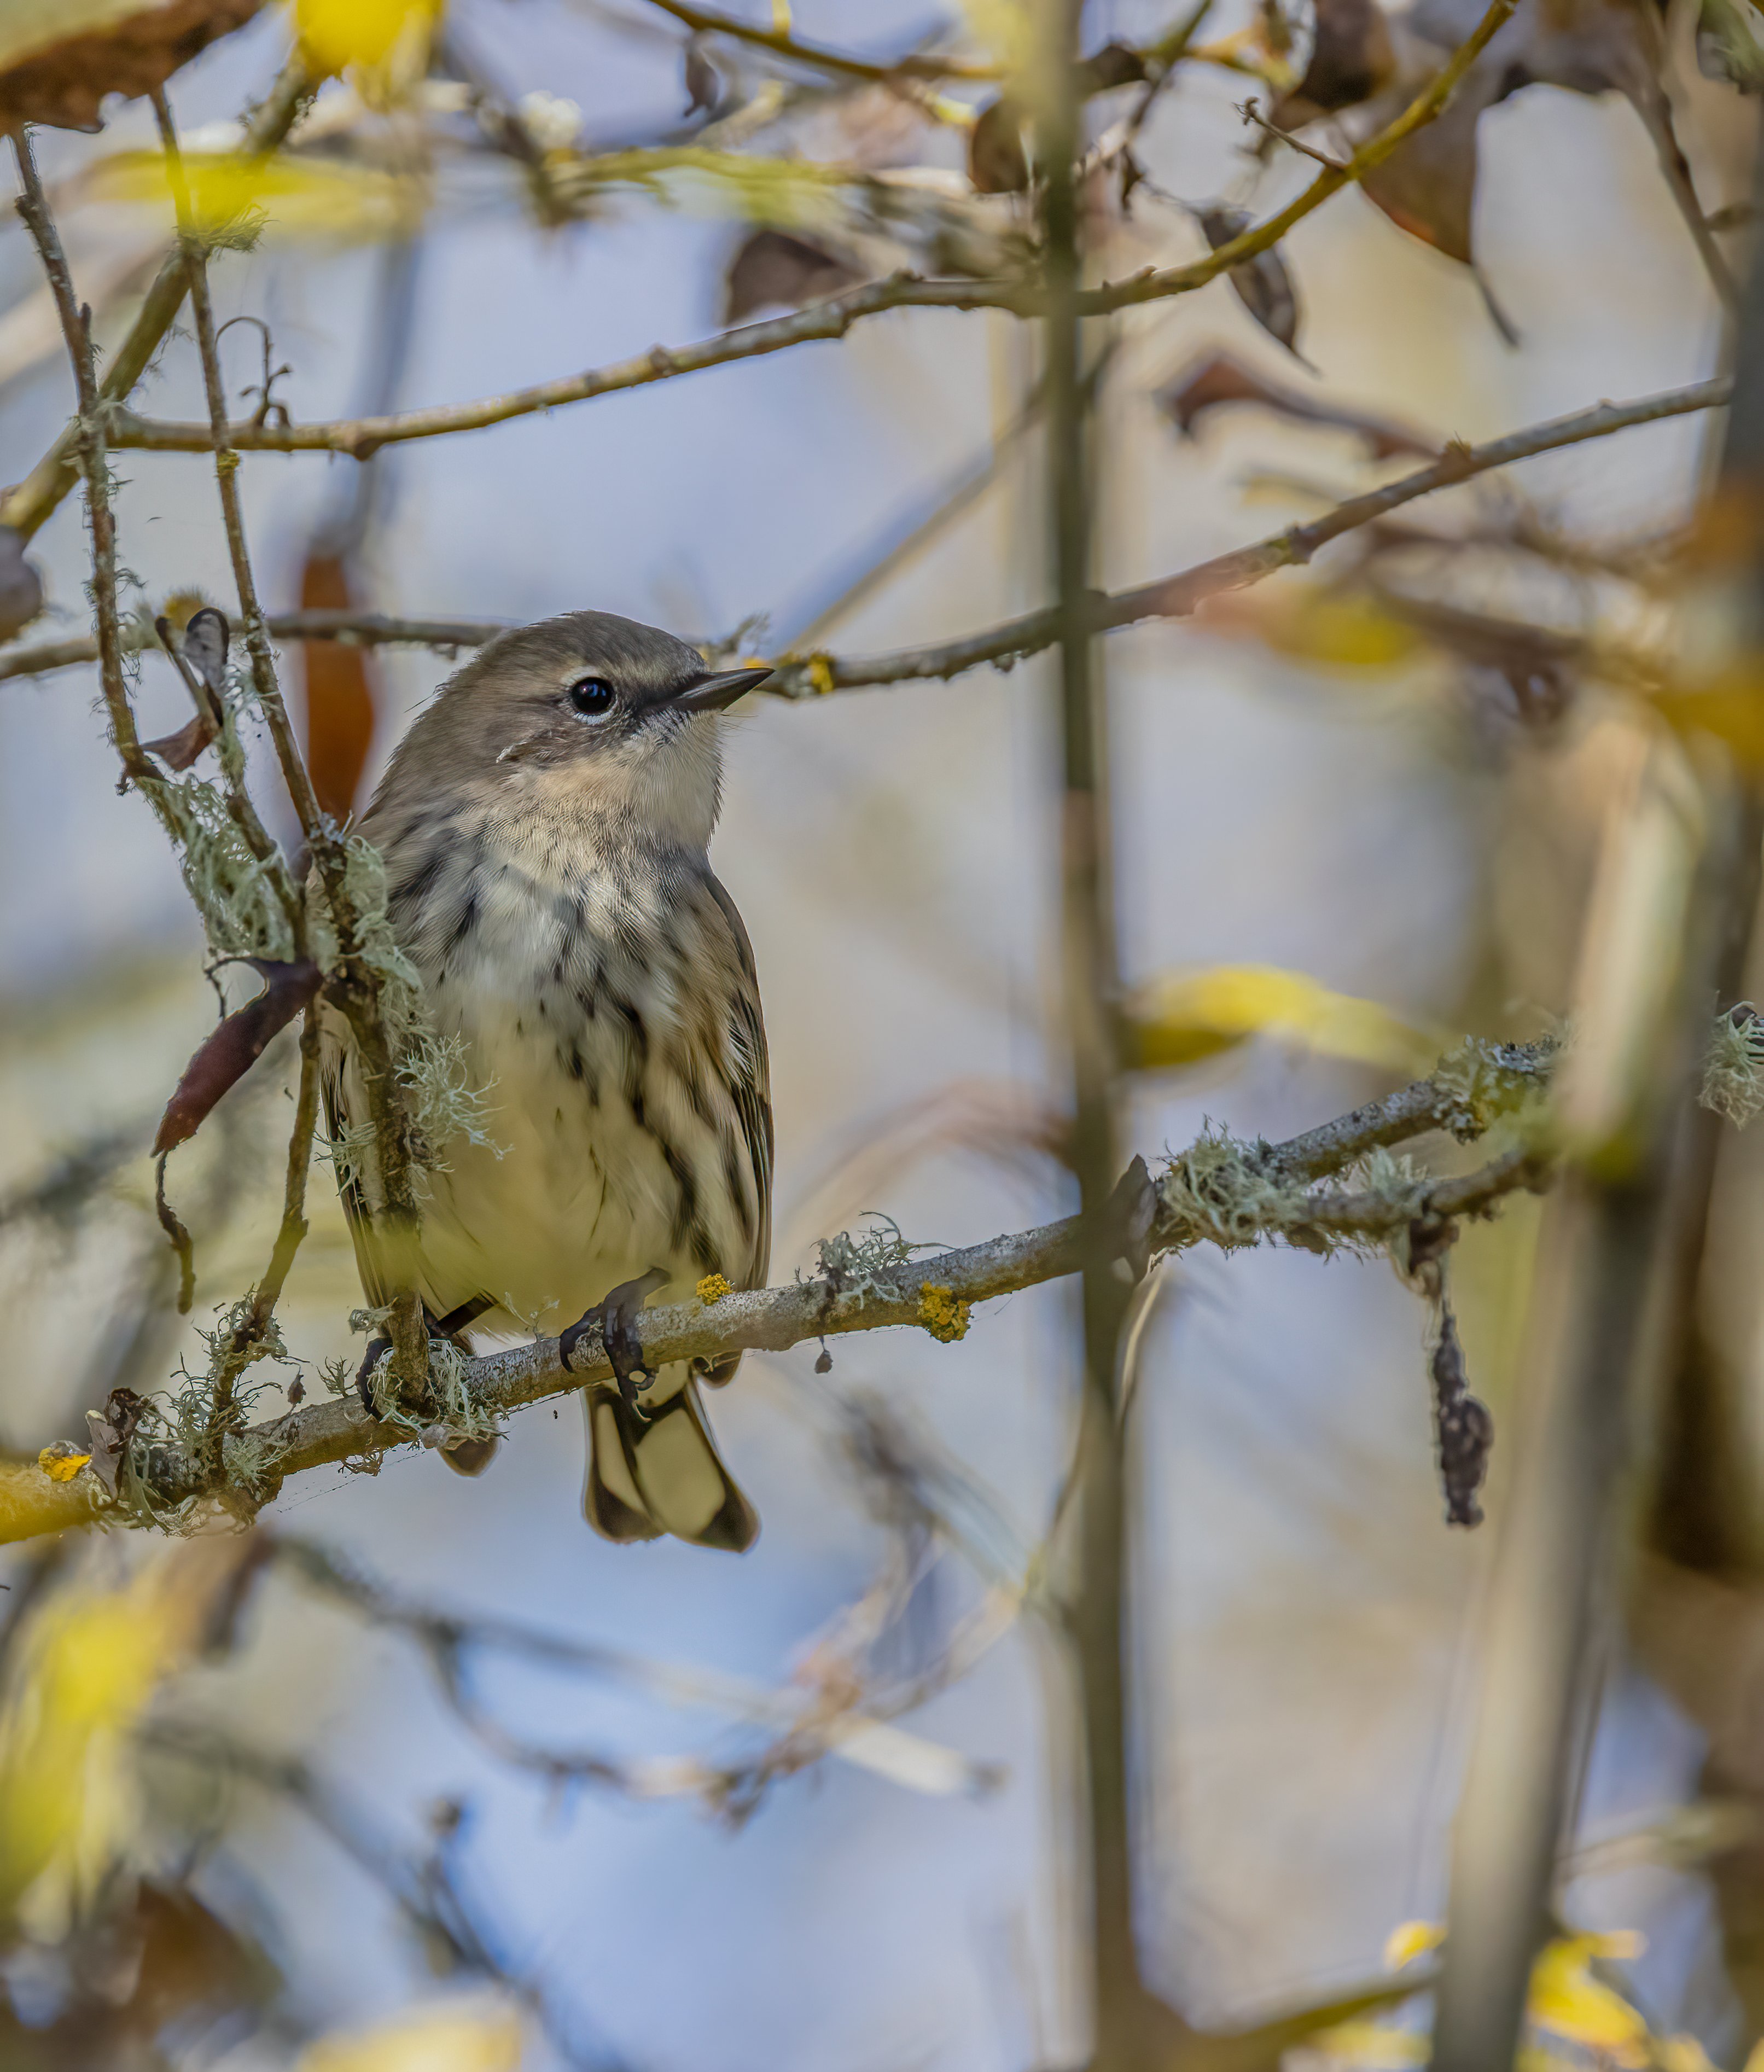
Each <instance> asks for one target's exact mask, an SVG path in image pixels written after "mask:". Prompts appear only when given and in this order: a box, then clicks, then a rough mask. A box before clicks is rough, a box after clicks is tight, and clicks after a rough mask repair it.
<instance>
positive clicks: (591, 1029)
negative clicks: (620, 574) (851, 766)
mask: <svg viewBox="0 0 1764 2072" xmlns="http://www.w3.org/2000/svg"><path fill="white" fill-rule="evenodd" d="M770 674H771V672H770V671H769V670H767V669H763V668H744V669H733V670H722V671H713V670H711V669H709V668H707V667H706V665H705V662H704V660H703V658H702V657H701V656H700V655H699V653H698V652H697V650H696V649H695V648H690V647H689V646H688V645H687V644H686V643H685V641H683V640H677V639H675V638H674V637H673V636H672V635H671V634H668V633H664V632H660V631H658V630H657V629H656V628H655V627H650V626H641V625H639V624H637V623H635V622H634V621H633V620H631V619H619V618H615V617H614V616H613V615H611V613H608V612H601V611H577V612H569V613H566V614H565V615H563V616H561V617H560V618H557V619H545V620H542V621H541V622H540V623H538V624H537V625H534V626H526V627H519V628H517V629H516V630H515V631H511V632H508V633H504V634H500V635H498V636H497V637H496V638H495V639H494V640H492V641H491V642H490V643H488V644H487V646H485V647H484V648H482V649H480V650H479V653H478V654H477V655H476V656H475V657H474V658H473V660H471V662H469V663H468V664H467V665H466V667H465V668H463V669H461V670H460V671H459V672H458V674H457V675H455V676H453V677H451V678H450V679H449V680H448V681H447V682H446V684H444V685H442V688H441V689H440V691H439V693H438V694H437V696H436V697H435V698H434V701H433V702H432V703H431V704H430V705H429V706H428V708H427V709H426V710H425V711H424V712H423V713H422V714H421V716H420V717H418V719H417V721H416V722H415V724H414V725H413V726H412V727H411V729H410V730H409V733H408V734H406V735H405V738H404V740H403V741H402V742H401V743H400V744H399V746H398V748H397V751H396V752H395V753H394V754H393V758H392V761H391V763H390V765H389V767H388V769H387V771H386V774H385V776H384V779H383V780H382V782H381V783H380V788H379V790H378V791H377V792H376V794H375V796H374V800H373V803H372V805H371V806H370V807H369V808H368V811H367V812H366V814H365V815H364V817H363V820H362V822H361V831H362V833H364V835H366V836H367V837H368V840H369V841H372V843H373V844H374V845H375V846H376V848H377V849H379V851H380V853H381V855H382V856H383V857H384V859H385V865H386V875H387V886H388V894H389V915H390V918H391V921H392V924H393V931H394V933H395V935H396V936H397V941H398V943H399V946H400V948H401V949H402V950H403V952H405V956H407V957H408V958H409V960H410V961H411V963H412V964H413V965H414V967H415V968H416V969H417V972H418V974H419V975H420V976H421V981H422V989H423V994H424V998H425V1002H426V1009H427V1015H428V1020H429V1022H430V1026H431V1027H432V1029H433V1030H434V1033H435V1034H436V1035H437V1036H438V1037H439V1038H442V1039H452V1038H457V1039H458V1041H459V1042H460V1043H461V1044H462V1045H463V1059H464V1062H465V1063H466V1065H467V1068H468V1071H469V1072H470V1074H471V1082H472V1083H473V1084H474V1085H475V1086H477V1087H483V1088H485V1089H487V1096H486V1102H487V1108H488V1109H489V1115H488V1120H487V1128H486V1130H485V1131H484V1132H481V1133H479V1134H487V1137H489V1138H490V1139H491V1140H492V1141H489V1142H475V1141H472V1138H471V1133H462V1134H459V1135H458V1136H455V1137H453V1138H451V1139H450V1141H447V1142H446V1143H444V1144H442V1145H434V1146H430V1147H428V1149H429V1153H430V1156H429V1157H428V1159H427V1161H426V1165H425V1167H424V1170H423V1171H422V1174H421V1179H420V1184H419V1195H420V1201H419V1207H420V1211H421V1231H420V1236H419V1239H418V1245H417V1285H418V1290H419V1293H421V1298H422V1302H423V1306H424V1309H425V1311H426V1314H427V1317H428V1318H429V1326H430V1332H431V1334H434V1335H436V1336H438V1337H442V1338H451V1339H453V1340H454V1342H456V1343H461V1344H463V1343H465V1342H466V1341H465V1339H464V1338H463V1334H464V1333H465V1332H467V1330H473V1329H476V1330H480V1331H484V1332H487V1333H491V1334H495V1335H498V1336H502V1337H507V1336H510V1335H524V1334H528V1333H530V1332H532V1331H533V1330H536V1329H537V1320H539V1319H541V1318H545V1317H547V1316H548V1315H555V1316H557V1317H559V1318H575V1319H578V1320H579V1321H577V1322H573V1323H570V1324H569V1326H568V1327H567V1328H566V1329H565V1330H564V1331H563V1333H562V1334H561V1337H562V1344H563V1354H564V1359H565V1364H566V1365H567V1364H568V1363H569V1360H570V1358H571V1356H572V1355H573V1354H574V1350H575V1347H576V1346H577V1344H578V1342H579V1341H580V1339H581V1338H582V1335H583V1334H584V1333H585V1332H586V1331H588V1330H591V1329H593V1328H594V1327H595V1326H598V1327H599V1328H600V1329H601V1330H602V1333H603V1334H604V1338H605V1343H606V1346H607V1353H608V1355H609V1357H610V1358H611V1362H612V1364H613V1367H614V1369H615V1375H616V1376H617V1381H616V1385H615V1383H607V1382H591V1383H589V1385H588V1387H587V1389H586V1392H585V1396H584V1408H585V1409H586V1415H587V1419H588V1437H589V1466H588V1479H587V1485H586V1492H585V1495H584V1499H583V1503H584V1509H585V1510H586V1514H587V1517H588V1519H589V1522H590V1524H592V1525H593V1526H594V1527H595V1529H596V1530H597V1531H599V1532H601V1533H602V1534H603V1535H605V1536H606V1537H607V1539H609V1540H652V1539H655V1538H656V1537H658V1536H659V1535H660V1534H662V1533H667V1532H671V1533H673V1534H675V1535H677V1536H678V1537H679V1538H681V1539H682V1540H692V1541H694V1542H696V1543H697V1544H698V1545H700V1546H704V1547H722V1548H732V1549H735V1550H741V1549H743V1548H747V1547H749V1546H750V1545H751V1544H752V1543H753V1540H754V1539H755V1535H757V1533H758V1531H759V1519H758V1517H757V1516H756V1515H755V1511H754V1509H753V1507H752V1505H751V1504H750V1503H749V1502H748V1501H747V1498H746V1497H745V1496H744V1495H743V1494H742V1491H741V1490H740V1489H739V1488H738V1486H737V1485H736V1484H735V1482H734V1479H733V1478H731V1476H730V1474H729V1471H728V1470H727V1469H726V1467H725V1466H723V1463H722V1460H721V1459H720V1458H719V1457H718V1453H717V1449H716V1447H715V1445H714V1444H713V1441H712V1439H711V1437H710V1433H709V1429H707V1427H706V1425H705V1418H704V1413H703V1411H702V1409H701V1405H700V1403H699V1400H698V1391H697V1379H698V1377H699V1374H700V1372H701V1373H702V1378H703V1379H705V1380H707V1381H709V1382H712V1383H717V1384H721V1383H724V1382H726V1381H727V1380H729V1379H730V1377H731V1376H732V1375H733V1374H734V1371H735V1368H736V1367H737V1365H738V1363H739V1359H740V1355H738V1354H737V1355H733V1356H731V1357H730V1358H729V1359H723V1360H720V1361H718V1362H717V1363H715V1364H714V1365H712V1366H710V1367H706V1368H703V1369H701V1370H700V1369H697V1368H695V1367H694V1366H693V1365H691V1364H689V1363H685V1362H681V1363H675V1364H673V1365H671V1366H667V1367H662V1368H661V1369H660V1371H658V1372H657V1373H656V1374H655V1375H649V1374H648V1373H647V1371H645V1370H644V1367H643V1366H642V1363H641V1362H642V1354H641V1349H640V1347H639V1346H638V1345H637V1343H636V1341H635V1336H634V1334H633V1332H632V1329H631V1326H632V1323H633V1321H634V1319H635V1316H636V1314H637V1312H638V1311H639V1309H640V1308H641V1307H642V1305H643V1304H644V1301H646V1300H647V1299H648V1297H650V1296H651V1295H658V1294H659V1295H664V1296H667V1297H672V1298H673V1299H676V1300H678V1299H680V1298H681V1297H685V1296H687V1295H689V1294H690V1293H692V1292H693V1289H694V1288H695V1287H696V1285H697V1283H698V1281H700V1280H701V1278H703V1277H705V1276H709V1275H711V1274H721V1275H722V1276H724V1277H725V1278H726V1280H727V1281H729V1282H730V1285H732V1286H734V1287H736V1288H754V1287H759V1286H763V1285H764V1282H765V1278H766V1268H767V1260H768V1257H769V1256H770V1252H771V1164H772V1120H771V1099H770V1094H769V1090H768V1083H767V1063H766V1034H765V1026H764V1024H763V1021H762V1019H761V1016H760V1004H759V983H758V980H757V978H756V976H755V969H754V959H753V952H752V949H751V948H750V945H749V943H748V940H747V931H746V929H745V928H744V927H742V919H741V916H740V915H739V913H738V911H736V908H735V904H734V901H733V900H732V899H731V898H730V896H729V894H728V893H727V892H726V890H724V889H723V887H722V885H721V884H719V883H718V880H717V878H716V877H715V876H714V874H713V873H712V870H711V868H710V865H709V860H708V858H707V856H706V849H707V847H708V845H709V840H710V836H711V831H712V829H713V828H714V826H715V824H716V821H717V815H718V807H719V804H720V803H721V794H722V744H721V741H720V738H719V737H720V734H721V732H722V725H723V722H722V717H721V715H722V712H723V710H724V709H725V708H726V706H728V705H731V704H732V703H733V702H734V700H735V699H737V698H738V697H740V696H741V695H742V693H744V692H746V691H749V690H751V689H753V688H754V686H755V685H757V684H759V683H763V681H764V680H765V679H766V678H767V676H769V675H770ZM320 1027H321V1071H322V1083H323V1088H324V1094H325V1101H326V1108H327V1116H328V1118H329V1121H330V1126H331V1134H332V1136H333V1137H334V1138H335V1137H341V1136H342V1135H343V1133H345V1132H346V1131H347V1129H348V1128H349V1126H350V1124H352V1122H355V1123H358V1124H359V1123H360V1121H361V1120H363V1119H364V1117H365V1116H366V1113H367V1102H366V1099H365V1092H364V1083H363V1079H362V1072H361V1064H360V1058H359V1055H358V1054H357V1053H356V1050H355V1048H354V1046H353V1045H352V1041H351V1039H350V1035H349V1030H348V1026H347V1023H346V1022H344V1021H343V1018H342V1017H341V1016H340V1015H339V1014H338V1013H336V1011H335V1009H326V1010H324V1012H323V1016H322V1018H321V1025H320ZM373 1186H374V1182H373V1181H372V1176H371V1175H364V1174H353V1173H352V1174H349V1175H347V1177H346V1178H345V1180H344V1182H343V1202H344V1207H345V1210H346V1212H347V1215H348V1219H349V1223H350V1229H351V1233H352V1236H353V1238H354V1239H355V1245H356V1261H357V1264H358V1265H359V1266H360V1271H361V1276H362V1284H363V1286H364V1289H366V1292H367V1294H368V1300H369V1301H370V1302H371V1303H373V1304H375V1305H379V1304H381V1303H383V1302H384V1301H385V1300H386V1299H387V1297H388V1286H387V1281H388V1276H387V1275H386V1272H385V1271H384V1266H383V1264H381V1262H380V1259H379V1258H378V1256H376V1252H377V1248H376V1233H375V1229H374V1222H373V1213H372V1212H373V1207H374V1202H373V1200H372V1198H371V1197H372V1190H373ZM364 1371H366V1369H365V1367H364ZM371 1407H372V1406H371V1405H370V1408H371ZM491 1450H493V1442H492V1444H491V1446H489V1447H487V1446H486V1445H484V1444H483V1442H481V1441H479V1442H474V1441H463V1442H461V1443H459V1444H457V1445H454V1447H453V1448H452V1449H451V1450H450V1455H449V1456H448V1457H450V1463H451V1465H453V1466H457V1467H458V1468H459V1469H460V1470H462V1472H465V1473H475V1472H477V1471H478V1470H479V1469H481V1468H482V1466H484V1465H485V1464H486V1462H487V1457H488V1453H489V1452H490V1451H491Z"/></svg>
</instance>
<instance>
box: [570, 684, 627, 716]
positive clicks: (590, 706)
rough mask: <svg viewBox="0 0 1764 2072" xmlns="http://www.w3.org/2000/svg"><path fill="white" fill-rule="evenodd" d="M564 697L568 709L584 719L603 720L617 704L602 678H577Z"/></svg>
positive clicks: (609, 686)
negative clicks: (567, 702) (567, 703)
mask: <svg viewBox="0 0 1764 2072" xmlns="http://www.w3.org/2000/svg"><path fill="white" fill-rule="evenodd" d="M564 696H565V697H566V698H568V699H569V709H570V710H571V711H572V712H574V713H580V714H581V715H582V717H583V718H584V719H604V718H605V717H607V713H610V712H611V710H612V709H613V707H614V705H615V704H616V703H617V702H618V699H617V697H616V695H615V693H614V690H613V687H612V685H611V684H609V683H608V682H607V680H606V678H605V677H604V676H578V678H577V679H576V680H575V682H574V683H573V684H572V685H570V686H569V689H568V690H567V691H565V693H564Z"/></svg>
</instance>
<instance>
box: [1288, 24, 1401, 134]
mask: <svg viewBox="0 0 1764 2072" xmlns="http://www.w3.org/2000/svg"><path fill="white" fill-rule="evenodd" d="M1395 71H1396V47H1395V45H1394V44H1393V43H1392V41H1391V31H1390V23H1388V21H1387V20H1386V19H1385V18H1384V9H1383V8H1382V7H1381V6H1380V5H1379V4H1378V0H1317V33H1316V39H1315V41H1314V43H1312V45H1311V56H1310V64H1308V65H1307V66H1306V68H1305V76H1304V77H1303V78H1302V79H1301V80H1300V81H1299V83H1298V84H1297V86H1296V87H1295V88H1293V91H1292V92H1291V93H1289V94H1288V95H1286V96H1285V98H1284V99H1283V100H1281V101H1280V102H1278V103H1277V105H1276V107H1275V109H1274V113H1273V117H1272V118H1271V120H1272V121H1273V124H1274V126H1275V127H1276V128H1277V129H1303V128H1304V126H1305V125H1306V123H1308V122H1314V121H1316V120H1317V119H1318V117H1319V116H1321V115H1327V114H1330V113H1333V112H1334V110H1335V109H1339V108H1355V107H1357V106H1358V105H1359V103H1360V102H1361V101H1370V100H1371V97H1372V96H1373V95H1374V94H1375V93H1379V92H1380V91H1381V90H1382V89H1383V88H1384V86H1386V85H1387V84H1388V82H1389V80H1390V79H1391V77H1392V74H1393V73H1394V72H1395Z"/></svg>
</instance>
